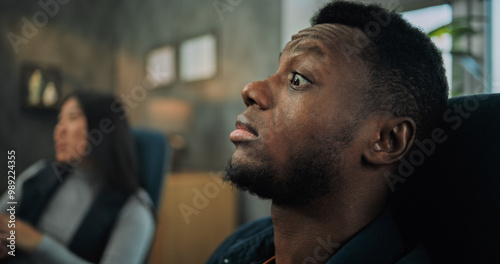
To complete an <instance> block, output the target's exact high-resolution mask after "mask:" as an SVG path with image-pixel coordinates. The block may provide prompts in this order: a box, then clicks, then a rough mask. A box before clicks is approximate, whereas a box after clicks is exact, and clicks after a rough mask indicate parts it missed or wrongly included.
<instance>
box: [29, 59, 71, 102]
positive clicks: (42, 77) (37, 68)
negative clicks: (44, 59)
mask: <svg viewBox="0 0 500 264" xmlns="http://www.w3.org/2000/svg"><path fill="white" fill-rule="evenodd" d="M61 85H62V78H61V71H60V70H59V68H57V67H55V66H53V65H44V64H41V63H31V62H25V63H23V64H22V65H21V80H20V89H21V106H22V107H24V108H36V109H54V110H56V109H58V107H59V103H60V101H61V100H62V98H61V97H62V96H61V90H62V89H61Z"/></svg>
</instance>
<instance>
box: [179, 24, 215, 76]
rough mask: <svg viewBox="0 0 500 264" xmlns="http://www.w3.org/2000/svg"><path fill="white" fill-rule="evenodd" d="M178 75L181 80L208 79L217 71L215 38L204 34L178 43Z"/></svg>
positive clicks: (212, 35)
mask: <svg viewBox="0 0 500 264" xmlns="http://www.w3.org/2000/svg"><path fill="white" fill-rule="evenodd" d="M179 49H180V77H181V79H182V80H183V81H186V82H191V81H199V80H205V79H209V78H212V77H214V76H215V74H216V73H217V39H216V37H215V35H214V34H205V35H201V36H198V37H195V38H191V39H187V40H185V41H183V42H182V43H181V45H180V48H179Z"/></svg>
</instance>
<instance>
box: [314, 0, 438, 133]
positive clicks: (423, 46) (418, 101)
mask: <svg viewBox="0 0 500 264" xmlns="http://www.w3.org/2000/svg"><path fill="white" fill-rule="evenodd" d="M325 23H328V24H341V25H346V26H349V27H353V28H357V29H359V30H361V31H363V32H364V33H365V35H366V36H367V37H368V38H369V40H370V41H369V43H368V44H366V45H365V46H364V47H354V48H355V50H358V51H359V52H356V53H355V54H356V56H358V57H359V58H360V59H361V60H362V61H363V62H364V63H365V64H366V66H367V68H368V71H369V87H367V90H366V91H362V92H363V96H364V99H365V100H364V104H365V106H364V109H365V110H367V111H374V110H386V111H389V112H392V113H393V114H395V115H396V116H407V117H410V118H412V119H413V121H414V122H415V123H416V125H417V135H416V137H417V139H421V138H424V137H428V136H429V133H430V131H431V130H432V129H433V128H434V127H436V126H438V125H440V121H441V120H442V112H443V111H444V109H445V107H446V102H447V99H448V82H447V79H446V74H445V69H444V67H443V60H442V56H441V52H440V51H439V50H438V48H437V47H436V46H435V45H434V43H433V42H432V41H431V40H430V38H429V37H428V36H427V35H426V34H425V33H423V32H422V31H421V30H420V29H418V28H416V27H414V26H412V25H411V24H410V23H408V22H407V21H406V20H404V19H403V18H402V16H401V15H400V14H398V13H396V12H394V11H389V10H386V9H384V8H382V7H380V6H379V5H376V4H370V5H364V4H361V3H353V2H346V1H335V2H331V3H328V4H326V5H325V6H324V7H323V8H321V9H320V10H319V11H318V12H317V13H316V14H315V15H314V17H313V18H312V19H311V24H312V25H313V26H314V25H318V24H325ZM366 36H365V37H366ZM364 112H366V111H364Z"/></svg>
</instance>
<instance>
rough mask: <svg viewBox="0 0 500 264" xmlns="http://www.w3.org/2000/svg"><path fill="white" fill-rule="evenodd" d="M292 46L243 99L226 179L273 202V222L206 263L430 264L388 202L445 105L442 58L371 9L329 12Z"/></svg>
mask: <svg viewBox="0 0 500 264" xmlns="http://www.w3.org/2000/svg"><path fill="white" fill-rule="evenodd" d="M311 22H312V25H313V26H312V27H310V28H306V29H304V30H302V31H300V32H299V33H297V34H296V35H294V36H293V37H292V39H291V40H290V41H289V42H288V44H287V45H286V46H285V48H284V49H283V51H282V53H281V55H280V58H279V66H278V70H277V72H276V73H275V74H274V75H272V76H270V77H269V78H267V79H265V80H262V81H256V82H252V83H249V84H247V85H246V86H245V87H244V88H243V90H242V97H243V101H244V103H245V105H246V106H247V108H246V110H245V111H244V112H243V113H242V114H240V115H239V116H238V117H237V121H236V130H235V131H233V132H232V133H231V135H230V139H231V141H232V142H233V143H234V144H235V146H236V150H235V152H234V154H233V155H232V157H231V160H230V161H229V164H228V167H227V172H226V175H225V180H227V181H230V182H231V183H232V184H233V185H235V186H236V187H238V188H239V189H241V190H246V191H249V192H250V193H253V194H255V195H257V196H259V197H261V198H264V199H270V200H271V201H272V206H271V218H265V219H261V220H258V221H255V222H251V223H249V224H246V225H245V226H243V227H241V228H240V229H239V230H238V231H236V232H235V233H234V234H233V235H232V236H230V237H229V238H228V239H227V240H226V241H225V242H224V243H223V244H222V245H221V246H220V247H219V248H218V250H217V251H216V252H215V253H214V255H213V256H212V257H211V258H210V260H209V261H208V263H279V264H282V263H427V262H429V259H428V255H427V253H426V251H425V249H424V248H423V247H421V246H418V245H414V244H411V245H410V244H407V243H404V242H403V241H404V240H403V238H401V236H400V234H399V232H398V229H397V226H396V224H395V222H394V221H393V219H392V216H391V213H390V210H389V209H388V206H387V201H388V198H389V196H390V192H391V188H390V187H389V184H390V180H391V179H389V178H387V175H388V174H390V172H392V171H394V169H395V168H396V167H397V165H398V162H399V160H400V159H402V158H403V157H404V156H405V155H406V154H408V153H409V151H410V149H411V147H412V145H413V142H414V140H415V139H421V138H425V137H428V134H429V132H430V130H431V128H433V127H434V126H435V123H436V122H438V120H439V118H440V117H441V114H440V113H441V112H442V110H443V109H444V108H445V106H446V100H447V96H448V86H447V82H446V77H445V72H444V68H443V66H442V65H443V63H442V59H441V54H440V52H439V51H438V49H437V48H436V47H435V46H434V44H433V43H432V42H431V40H430V39H429V38H428V37H427V36H426V35H425V34H424V33H422V32H421V31H420V30H418V29H416V28H415V27H413V26H411V25H410V24H408V23H407V22H406V21H405V20H403V19H402V18H401V16H400V15H399V14H397V13H395V12H390V11H387V10H384V9H382V8H380V7H379V6H376V5H368V6H366V5H361V4H356V3H350V2H333V3H330V4H328V5H326V6H325V7H323V8H322V9H320V10H319V11H318V13H317V14H316V15H315V16H314V17H313V19H312V21H311Z"/></svg>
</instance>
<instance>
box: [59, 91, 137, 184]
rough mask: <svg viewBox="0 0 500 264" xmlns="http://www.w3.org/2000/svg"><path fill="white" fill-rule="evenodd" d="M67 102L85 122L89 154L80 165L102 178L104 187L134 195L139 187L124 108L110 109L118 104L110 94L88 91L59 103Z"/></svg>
mask: <svg viewBox="0 0 500 264" xmlns="http://www.w3.org/2000/svg"><path fill="white" fill-rule="evenodd" d="M70 98H75V99H76V100H77V101H78V104H79V106H80V108H81V109H82V111H83V114H84V115H85V118H86V119H87V133H88V135H87V138H88V140H87V146H88V147H89V148H91V150H90V151H89V154H88V156H86V157H84V161H85V162H86V163H88V165H89V166H90V167H91V169H92V170H93V171H94V172H96V173H98V174H99V176H102V177H104V181H105V183H106V187H108V188H112V189H117V190H120V191H122V192H125V193H133V192H135V191H136V190H137V189H138V188H139V187H140V184H139V169H138V162H137V157H136V155H135V148H134V142H133V138H132V132H131V130H130V127H129V125H128V122H127V119H126V118H124V116H126V114H125V112H124V111H125V108H123V106H121V105H120V106H119V107H117V108H113V106H116V105H115V104H116V103H120V102H119V101H117V99H116V97H114V96H113V95H112V94H106V93H101V92H96V91H92V90H77V91H75V92H73V93H71V94H69V95H68V96H67V97H66V99H65V100H64V101H63V102H65V101H66V100H68V99H70ZM70 165H72V166H75V165H79V164H70Z"/></svg>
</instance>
